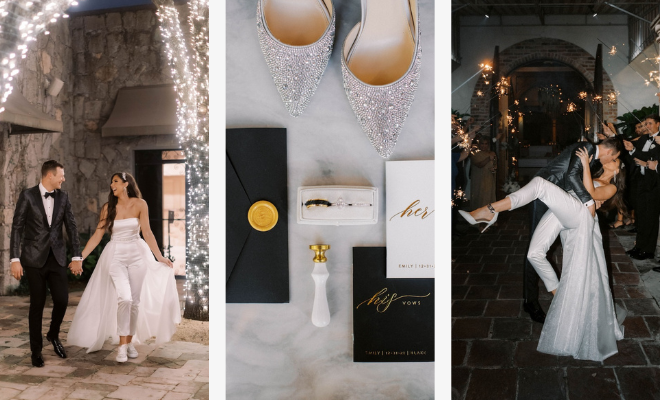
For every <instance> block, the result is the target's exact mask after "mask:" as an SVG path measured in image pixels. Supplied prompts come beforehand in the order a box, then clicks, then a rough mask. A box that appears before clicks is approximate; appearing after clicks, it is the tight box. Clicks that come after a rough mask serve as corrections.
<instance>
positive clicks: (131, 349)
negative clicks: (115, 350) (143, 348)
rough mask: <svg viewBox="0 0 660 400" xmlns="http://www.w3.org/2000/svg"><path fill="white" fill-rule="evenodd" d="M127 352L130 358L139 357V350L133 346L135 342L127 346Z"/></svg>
mask: <svg viewBox="0 0 660 400" xmlns="http://www.w3.org/2000/svg"><path fill="white" fill-rule="evenodd" d="M126 354H127V355H128V357H129V358H137V357H138V352H137V350H136V349H135V346H133V343H132V342H131V343H129V344H128V345H127V346H126Z"/></svg>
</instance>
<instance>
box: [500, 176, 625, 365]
mask: <svg viewBox="0 0 660 400" xmlns="http://www.w3.org/2000/svg"><path fill="white" fill-rule="evenodd" d="M508 197H509V198H510V199H511V205H512V208H511V209H514V208H518V207H521V206H523V205H525V204H527V203H529V202H531V201H532V200H534V199H536V198H538V199H540V200H541V201H543V202H544V203H545V204H546V205H547V206H548V208H549V210H548V212H546V214H545V215H544V216H543V218H542V219H541V221H540V222H539V225H538V227H537V230H536V231H535V233H534V236H536V235H537V233H540V234H541V235H542V234H543V233H542V232H543V230H539V228H541V227H542V226H546V227H552V229H550V231H553V230H554V231H557V230H558V231H559V234H560V237H561V240H562V246H563V252H564V255H563V262H562V273H561V280H558V279H557V276H556V274H555V272H554V270H553V269H552V268H551V267H550V264H549V263H548V262H547V259H545V253H543V254H544V255H543V259H542V260H541V257H539V256H538V254H537V255H536V256H534V255H532V256H531V257H529V259H530V262H531V263H532V265H533V266H534V268H535V269H536V271H537V272H538V274H539V276H540V277H541V279H542V280H543V282H544V284H545V286H546V289H548V291H551V290H553V289H555V288H556V289H557V293H556V295H555V296H554V298H553V299H552V303H551V304H550V308H549V309H548V313H547V316H546V319H545V323H544V324H543V330H542V331H541V337H540V339H539V345H538V348H537V350H538V351H540V352H542V353H548V354H555V355H560V356H572V357H574V358H576V359H580V360H594V361H602V360H604V359H606V358H607V357H610V356H612V355H614V354H616V353H617V352H618V350H617V346H616V341H617V340H621V339H623V326H621V325H620V322H621V321H622V320H623V317H624V316H623V315H620V316H619V319H620V320H621V321H617V316H616V313H615V306H614V302H613V300H612V293H611V291H610V286H609V275H608V272H607V263H606V261H605V252H604V250H603V236H602V234H601V232H600V228H599V226H598V219H597V217H596V218H595V219H594V217H592V216H591V213H590V212H589V210H588V208H587V207H585V206H584V205H583V204H582V203H581V202H580V201H579V200H578V199H576V198H575V197H573V196H572V195H570V194H568V193H567V192H565V191H564V190H563V189H561V188H560V187H558V186H556V185H554V184H552V183H550V182H548V181H546V180H544V179H542V178H534V179H532V181H531V182H530V183H529V184H528V185H526V186H525V187H523V188H522V189H520V190H518V191H517V192H515V193H512V194H510V195H509V196H508ZM551 234H552V233H551ZM554 234H555V237H556V233H554ZM536 239H539V238H534V237H533V238H532V245H533V242H534V241H535V240H536ZM532 245H530V253H531V252H532V247H533V246H532ZM545 252H547V248H546V249H545ZM538 253H541V251H539V252H538ZM617 311H618V310H617ZM621 311H623V310H621Z"/></svg>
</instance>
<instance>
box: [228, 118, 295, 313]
mask: <svg viewBox="0 0 660 400" xmlns="http://www.w3.org/2000/svg"><path fill="white" fill-rule="evenodd" d="M286 153H287V147H286V129H284V128H248V129H227V160H226V163H227V183H226V185H227V186H226V188H227V193H226V197H227V198H226V207H227V226H226V233H227V236H226V241H227V260H226V261H227V303H288V302H289V238H288V235H289V228H288V215H287V210H288V206H287V154H286ZM259 201H267V202H269V203H271V204H272V205H273V206H274V208H275V209H276V210H277V214H278V218H277V223H276V224H275V226H274V227H273V228H272V229H270V230H267V231H259V230H257V229H255V228H253V227H252V225H251V224H250V221H249V220H248V212H249V210H250V207H251V206H252V205H253V204H255V203H256V202H259Z"/></svg>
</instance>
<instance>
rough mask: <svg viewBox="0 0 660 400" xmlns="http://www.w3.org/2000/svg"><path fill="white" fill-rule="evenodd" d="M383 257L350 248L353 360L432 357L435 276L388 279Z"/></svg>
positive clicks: (381, 252) (376, 250) (375, 250)
mask: <svg viewBox="0 0 660 400" xmlns="http://www.w3.org/2000/svg"><path fill="white" fill-rule="evenodd" d="M385 256H386V250H385V247H353V333H354V335H353V361H355V362H415V361H433V360H434V351H435V347H434V335H433V332H434V292H435V291H434V279H420V278H415V279H410V278H406V279H403V278H389V279H387V278H385V269H386V263H385V260H386V259H385Z"/></svg>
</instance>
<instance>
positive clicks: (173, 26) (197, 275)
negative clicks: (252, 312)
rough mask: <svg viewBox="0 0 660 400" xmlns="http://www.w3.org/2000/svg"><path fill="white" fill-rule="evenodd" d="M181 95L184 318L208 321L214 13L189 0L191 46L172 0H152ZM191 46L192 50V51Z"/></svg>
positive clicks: (202, 3)
mask: <svg viewBox="0 0 660 400" xmlns="http://www.w3.org/2000/svg"><path fill="white" fill-rule="evenodd" d="M153 2H154V4H156V6H157V7H158V11H157V12H156V14H157V15H158V20H159V21H160V29H161V34H162V38H163V43H164V44H165V52H166V54H167V59H168V61H169V64H170V67H171V72H172V80H173V81H174V90H175V91H176V94H177V119H178V125H177V137H178V139H179V142H180V143H181V147H182V148H183V149H184V151H185V154H186V164H187V166H188V171H187V176H186V179H187V181H188V187H189V189H188V215H187V218H186V221H187V227H188V245H187V246H186V250H187V257H186V264H187V265H186V284H185V285H184V288H185V290H186V296H185V298H186V300H187V301H186V302H184V314H183V315H184V317H185V318H190V319H195V320H208V319H209V301H208V299H209V189H208V188H209V53H208V49H209V14H208V10H209V9H208V0H190V2H189V3H188V7H189V10H190V13H189V17H188V21H187V23H188V27H189V28H190V40H191V43H190V46H189V47H187V46H186V39H185V36H184V34H183V31H182V29H181V25H180V23H179V13H178V11H177V9H176V8H175V7H174V3H173V1H172V0H153ZM189 49H190V52H189Z"/></svg>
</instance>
